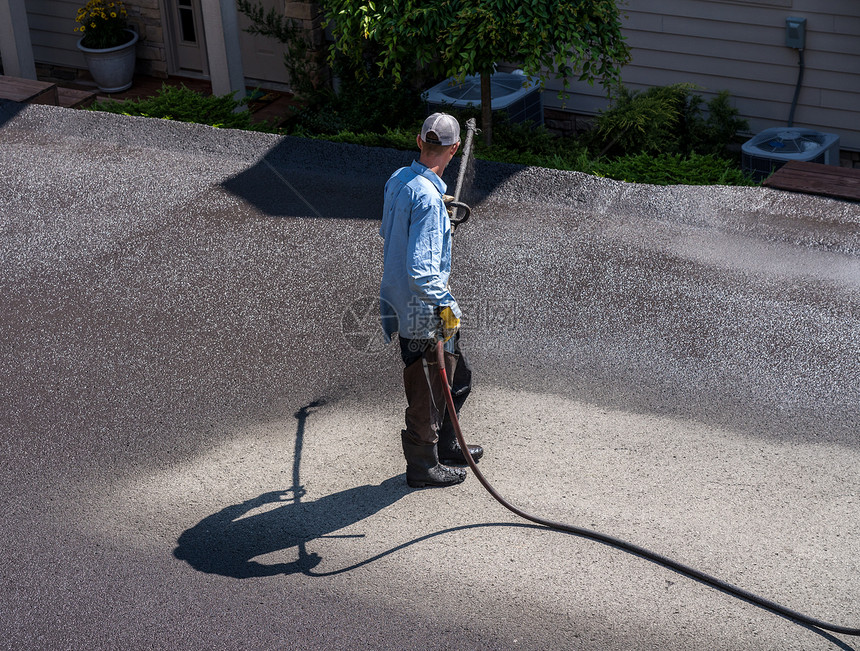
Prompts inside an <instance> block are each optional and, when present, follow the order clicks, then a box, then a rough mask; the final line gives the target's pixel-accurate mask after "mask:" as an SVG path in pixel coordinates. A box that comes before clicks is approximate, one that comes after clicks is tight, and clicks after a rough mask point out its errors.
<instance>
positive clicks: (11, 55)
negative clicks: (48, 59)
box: [0, 0, 36, 79]
mask: <svg viewBox="0 0 860 651" xmlns="http://www.w3.org/2000/svg"><path fill="white" fill-rule="evenodd" d="M0 56H2V57H3V72H4V73H5V74H6V75H8V76H10V77H23V78H24V79H35V78H36V63H35V61H34V60H33V46H32V44H31V43H30V26H29V24H28V23H27V10H26V9H25V8H24V0H0Z"/></svg>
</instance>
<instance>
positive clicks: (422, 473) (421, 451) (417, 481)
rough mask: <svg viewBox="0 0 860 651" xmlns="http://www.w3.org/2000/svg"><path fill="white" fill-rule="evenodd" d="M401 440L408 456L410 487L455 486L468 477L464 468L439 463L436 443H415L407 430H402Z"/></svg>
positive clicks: (407, 481)
mask: <svg viewBox="0 0 860 651" xmlns="http://www.w3.org/2000/svg"><path fill="white" fill-rule="evenodd" d="M400 440H401V441H402V442H403V456H405V457H406V483H407V484H408V485H409V487H410V488H424V487H425V486H453V485H455V484H459V483H460V482H462V481H463V480H464V479H466V471H465V470H464V469H463V468H449V467H448V466H443V465H442V464H440V463H439V457H438V455H437V453H436V445H435V444H429V445H428V444H421V443H415V442H413V440H412V438H411V437H410V436H409V433H408V432H407V431H406V430H401V431H400Z"/></svg>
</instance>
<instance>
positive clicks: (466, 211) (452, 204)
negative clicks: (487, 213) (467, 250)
mask: <svg viewBox="0 0 860 651" xmlns="http://www.w3.org/2000/svg"><path fill="white" fill-rule="evenodd" d="M445 207H446V208H457V210H462V211H463V216H462V217H461V216H460V215H459V213H458V214H457V217H456V218H454V217H451V224H452V225H453V226H454V228H457V226H459V225H460V224H464V223H466V220H468V219H469V217H470V216H471V214H472V209H471V208H469V206H467V205H466V204H465V203H463V202H462V201H449V202H448V203H446V204H445Z"/></svg>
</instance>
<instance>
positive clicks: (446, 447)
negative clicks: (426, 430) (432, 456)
mask: <svg viewBox="0 0 860 651" xmlns="http://www.w3.org/2000/svg"><path fill="white" fill-rule="evenodd" d="M467 445H468V446H469V454H471V455H472V460H473V461H474V462H475V463H477V462H478V459H480V458H481V457H483V456H484V448H482V447H481V446H480V445H472V444H471V443H467ZM437 446H438V448H439V462H440V463H444V464H445V465H448V466H452V465H461V466H465V465H467V461H466V457H465V455H464V454H463V449H462V448H461V447H460V442H459V441H458V440H457V435H456V434H455V433H454V426H453V425H452V424H451V421H450V420H449V419H448V417H447V414H446V416H445V423H444V424H443V425H442V427H441V428H440V429H439V443H438V444H437Z"/></svg>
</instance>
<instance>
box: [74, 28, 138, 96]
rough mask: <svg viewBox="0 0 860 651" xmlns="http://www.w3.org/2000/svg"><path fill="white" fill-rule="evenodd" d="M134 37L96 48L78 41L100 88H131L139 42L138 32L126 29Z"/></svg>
mask: <svg viewBox="0 0 860 651" xmlns="http://www.w3.org/2000/svg"><path fill="white" fill-rule="evenodd" d="M125 31H126V32H128V33H129V34H131V36H132V38H131V40H130V41H128V42H127V43H123V44H122V45H117V46H116V47H109V48H105V49H102V50H96V49H93V48H89V47H84V46H83V45H81V41H83V40H84V39H80V40H79V41H78V49H79V50H80V51H81V52H83V53H84V58H85V59H86V61H87V67H88V68H89V70H90V74H91V75H92V76H93V80H94V81H95V82H96V85H97V86H98V87H99V90H101V91H103V92H105V93H119V92H122V91H124V90H128V89H129V88H131V82H132V78H133V77H134V59H135V47H134V46H135V45H136V44H137V39H138V36H137V33H136V32H133V31H132V30H130V29H127V30H125Z"/></svg>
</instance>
